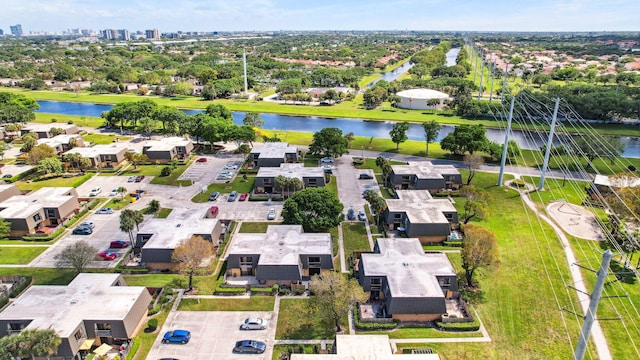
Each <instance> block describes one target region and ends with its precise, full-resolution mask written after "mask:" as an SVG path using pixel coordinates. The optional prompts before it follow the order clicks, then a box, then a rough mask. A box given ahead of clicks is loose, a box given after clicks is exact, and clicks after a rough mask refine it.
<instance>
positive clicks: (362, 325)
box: [353, 309, 400, 330]
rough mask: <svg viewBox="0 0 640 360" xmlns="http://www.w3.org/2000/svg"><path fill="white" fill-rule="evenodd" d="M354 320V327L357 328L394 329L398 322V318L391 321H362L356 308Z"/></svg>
mask: <svg viewBox="0 0 640 360" xmlns="http://www.w3.org/2000/svg"><path fill="white" fill-rule="evenodd" d="M354 313H355V314H354V315H355V316H354V317H353V319H354V321H355V323H356V329H358V330H391V329H395V328H396V327H397V326H398V325H399V324H400V320H393V322H384V323H383V322H362V321H361V320H360V312H359V311H358V310H357V309H356V310H354Z"/></svg>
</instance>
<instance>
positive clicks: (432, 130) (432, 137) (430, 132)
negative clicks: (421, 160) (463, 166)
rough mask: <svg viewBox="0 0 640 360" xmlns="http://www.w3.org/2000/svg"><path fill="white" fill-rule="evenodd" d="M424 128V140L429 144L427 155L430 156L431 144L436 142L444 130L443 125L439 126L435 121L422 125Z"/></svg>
mask: <svg viewBox="0 0 640 360" xmlns="http://www.w3.org/2000/svg"><path fill="white" fill-rule="evenodd" d="M422 128H423V129H424V140H425V142H426V143H427V151H426V153H425V155H426V156H429V143H432V142H434V141H436V139H437V138H438V134H439V133H440V130H441V129H442V125H440V124H438V122H437V121H435V120H431V121H429V122H425V123H422Z"/></svg>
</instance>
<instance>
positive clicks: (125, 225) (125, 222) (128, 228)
mask: <svg viewBox="0 0 640 360" xmlns="http://www.w3.org/2000/svg"><path fill="white" fill-rule="evenodd" d="M133 212H134V210H129V209H125V210H122V212H121V213H120V230H122V231H124V232H126V233H128V234H129V241H130V242H131V245H132V246H133V244H134V243H135V241H134V240H135V239H134V238H133V229H134V228H135V226H136V222H135V221H134V218H133Z"/></svg>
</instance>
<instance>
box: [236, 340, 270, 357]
mask: <svg viewBox="0 0 640 360" xmlns="http://www.w3.org/2000/svg"><path fill="white" fill-rule="evenodd" d="M266 349H267V344H265V343H263V342H262V341H256V340H240V341H237V342H236V346H235V347H234V348H233V352H237V353H250V354H262V353H263V352H264V351H265V350H266Z"/></svg>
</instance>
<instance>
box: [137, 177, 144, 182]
mask: <svg viewBox="0 0 640 360" xmlns="http://www.w3.org/2000/svg"><path fill="white" fill-rule="evenodd" d="M142 180H144V175H138V176H136V180H135V182H141V181H142Z"/></svg>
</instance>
